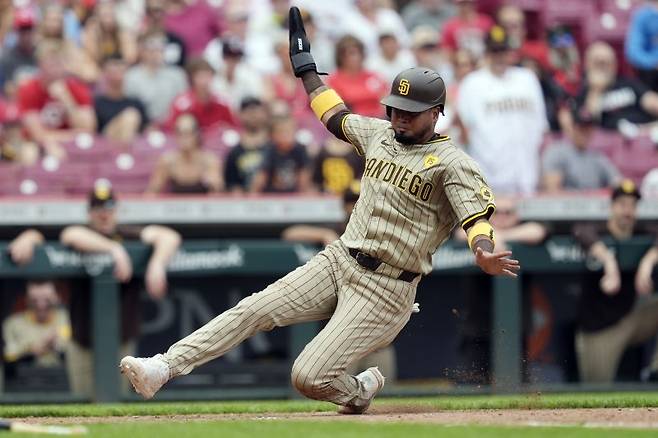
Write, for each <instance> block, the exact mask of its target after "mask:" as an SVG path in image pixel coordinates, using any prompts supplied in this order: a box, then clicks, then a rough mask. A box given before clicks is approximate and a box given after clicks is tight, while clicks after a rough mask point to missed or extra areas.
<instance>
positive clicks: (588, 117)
mask: <svg viewBox="0 0 658 438" xmlns="http://www.w3.org/2000/svg"><path fill="white" fill-rule="evenodd" d="M571 118H572V119H573V122H574V124H576V125H578V126H594V125H595V124H596V120H595V119H594V116H592V113H590V112H589V111H588V110H587V108H585V107H584V106H581V107H580V108H578V107H576V106H574V108H573V109H572V110H571Z"/></svg>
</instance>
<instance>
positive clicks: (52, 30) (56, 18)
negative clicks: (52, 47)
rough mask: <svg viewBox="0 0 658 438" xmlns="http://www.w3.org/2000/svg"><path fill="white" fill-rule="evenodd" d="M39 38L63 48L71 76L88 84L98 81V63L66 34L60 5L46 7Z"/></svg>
mask: <svg viewBox="0 0 658 438" xmlns="http://www.w3.org/2000/svg"><path fill="white" fill-rule="evenodd" d="M39 37H40V41H42V40H53V41H55V42H58V43H59V44H60V45H61V46H62V47H63V50H64V51H65V52H66V58H67V60H68V62H67V63H66V69H67V71H68V72H69V73H70V74H72V75H74V76H77V77H78V78H79V79H82V80H83V81H85V82H88V83H94V82H96V80H98V76H99V73H100V72H99V69H98V65H97V64H96V62H95V61H94V60H93V59H92V58H91V56H89V54H87V52H86V51H84V50H83V49H82V48H81V47H79V46H78V45H77V43H76V42H75V41H73V40H71V39H68V38H67V35H66V34H65V33H64V9H63V8H62V7H61V6H60V5H59V4H56V3H51V4H49V5H48V6H46V7H45V9H44V11H43V17H42V19H41V25H40V26H39Z"/></svg>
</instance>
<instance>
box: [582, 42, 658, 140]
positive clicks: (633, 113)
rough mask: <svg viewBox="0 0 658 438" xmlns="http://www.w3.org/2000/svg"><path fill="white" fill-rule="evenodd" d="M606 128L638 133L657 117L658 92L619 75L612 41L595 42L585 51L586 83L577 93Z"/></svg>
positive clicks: (586, 108)
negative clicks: (638, 127) (640, 126)
mask: <svg viewBox="0 0 658 438" xmlns="http://www.w3.org/2000/svg"><path fill="white" fill-rule="evenodd" d="M577 103H578V105H579V106H580V107H584V108H585V110H587V111H589V112H590V113H591V114H592V116H593V117H594V118H595V120H597V122H598V124H599V125H600V126H601V127H602V128H604V129H610V130H615V129H619V130H620V131H621V132H622V134H626V135H629V136H634V135H636V134H634V132H635V131H637V127H634V126H633V125H643V124H647V123H651V122H653V121H655V120H656V116H658V94H657V93H655V92H653V91H651V90H649V89H648V88H647V87H645V86H644V84H642V83H641V82H639V81H637V80H635V79H631V78H626V77H623V76H618V75H617V58H616V55H615V52H614V50H613V49H612V47H610V45H608V44H607V43H604V42H595V43H593V44H592V45H590V46H589V47H588V48H587V52H586V53H585V83H584V87H583V89H582V91H581V92H580V94H579V95H578V97H577Z"/></svg>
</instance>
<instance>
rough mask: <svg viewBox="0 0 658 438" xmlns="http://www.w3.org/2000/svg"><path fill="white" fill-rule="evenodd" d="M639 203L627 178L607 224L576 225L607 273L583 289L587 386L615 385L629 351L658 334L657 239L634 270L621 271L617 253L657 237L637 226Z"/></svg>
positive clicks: (581, 360)
mask: <svg viewBox="0 0 658 438" xmlns="http://www.w3.org/2000/svg"><path fill="white" fill-rule="evenodd" d="M639 200H640V192H639V191H638V189H637V187H636V186H635V184H634V183H633V182H632V181H630V180H624V181H622V182H621V184H620V185H619V186H618V187H616V188H615V189H614V190H613V192H612V201H611V205H610V216H609V218H608V221H607V222H606V223H605V224H603V225H601V226H597V225H591V224H579V225H576V226H575V227H574V236H575V237H576V239H577V240H578V241H579V243H580V244H581V245H582V247H583V249H584V250H585V251H586V252H587V255H588V256H590V257H593V258H594V259H596V260H598V261H599V262H600V263H601V264H602V265H603V275H600V274H599V273H592V274H593V275H588V276H587V277H586V278H585V279H584V281H583V285H582V286H583V290H582V294H581V297H580V305H579V316H578V329H577V332H576V337H575V344H576V354H577V357H578V369H579V371H580V378H581V381H583V382H596V383H609V382H612V381H613V379H614V378H615V374H616V372H617V367H618V365H619V361H620V359H621V357H622V354H623V353H624V350H626V348H627V347H629V346H631V345H637V344H642V343H644V342H646V341H648V340H649V339H651V338H652V337H654V336H655V335H656V334H657V333H658V299H657V297H656V295H653V292H654V291H655V287H654V284H653V281H652V278H651V277H652V272H653V269H654V267H655V266H656V264H657V263H658V239H657V240H656V242H655V243H654V245H653V246H651V247H650V248H649V250H648V251H647V252H646V253H645V254H644V256H643V257H642V259H641V261H640V263H639V265H638V268H637V271H635V272H620V270H619V262H618V259H617V257H618V256H619V251H615V248H616V247H617V246H618V245H619V244H620V243H621V242H624V241H626V240H628V239H629V238H631V237H633V236H641V235H645V236H646V235H650V236H651V237H653V238H656V237H657V236H658V234H657V233H656V230H653V229H651V228H648V227H646V226H645V227H643V226H641V225H639V224H638V223H637V205H638V202H639ZM603 237H608V238H610V239H611V242H612V244H611V247H608V245H606V244H605V243H604V242H603V240H601V239H603ZM649 372H650V374H652V377H653V378H655V377H657V376H658V349H656V350H655V351H654V356H653V359H652V361H651V364H650V366H649Z"/></svg>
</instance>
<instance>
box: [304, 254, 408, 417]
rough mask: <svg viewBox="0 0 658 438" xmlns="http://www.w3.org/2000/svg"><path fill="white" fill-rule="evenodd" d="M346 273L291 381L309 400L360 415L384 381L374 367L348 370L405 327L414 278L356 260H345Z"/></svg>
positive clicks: (390, 340)
mask: <svg viewBox="0 0 658 438" xmlns="http://www.w3.org/2000/svg"><path fill="white" fill-rule="evenodd" d="M344 257H349V256H348V255H344ZM343 271H344V276H345V278H344V280H343V282H342V285H341V289H340V290H339V292H338V305H337V307H336V311H335V312H334V314H333V316H332V317H331V319H330V320H329V322H328V324H327V325H326V327H325V328H324V329H323V330H322V331H321V332H320V333H319V334H318V335H317V336H316V337H315V338H314V339H313V340H312V341H311V342H310V343H309V344H308V345H307V346H306V348H304V351H303V352H302V353H301V354H300V356H299V357H298V358H297V360H296V361H295V364H294V365H293V369H292V383H293V385H294V386H295V388H297V390H298V391H299V392H301V393H302V394H304V395H305V396H307V397H309V398H313V399H317V400H325V401H330V402H332V403H335V404H337V405H340V406H341V408H340V409H339V412H342V413H355V414H358V413H363V412H365V410H366V409H368V406H369V405H370V402H371V401H372V399H373V398H374V396H375V395H376V394H377V392H379V390H380V389H381V388H382V387H383V383H384V379H383V377H382V376H381V373H379V371H378V370H376V369H373V368H369V369H368V370H366V371H364V372H363V373H361V374H359V375H358V376H352V375H349V374H347V373H346V372H345V369H346V368H347V367H348V365H349V364H351V363H352V362H354V361H356V360H358V359H360V358H362V357H364V356H365V355H367V354H368V353H370V352H372V351H373V350H376V349H378V348H381V347H383V346H386V345H388V344H389V343H390V342H392V341H393V339H394V338H395V337H396V336H397V334H398V333H399V332H400V330H402V328H403V327H404V326H405V324H406V323H407V321H408V320H409V317H410V314H411V311H412V306H413V302H414V297H415V294H416V282H413V283H407V282H404V281H402V280H397V279H393V278H391V277H388V276H385V275H382V274H378V273H374V272H371V271H367V270H365V269H362V268H361V267H360V266H358V265H356V263H353V259H350V260H348V259H345V261H344V263H343Z"/></svg>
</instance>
